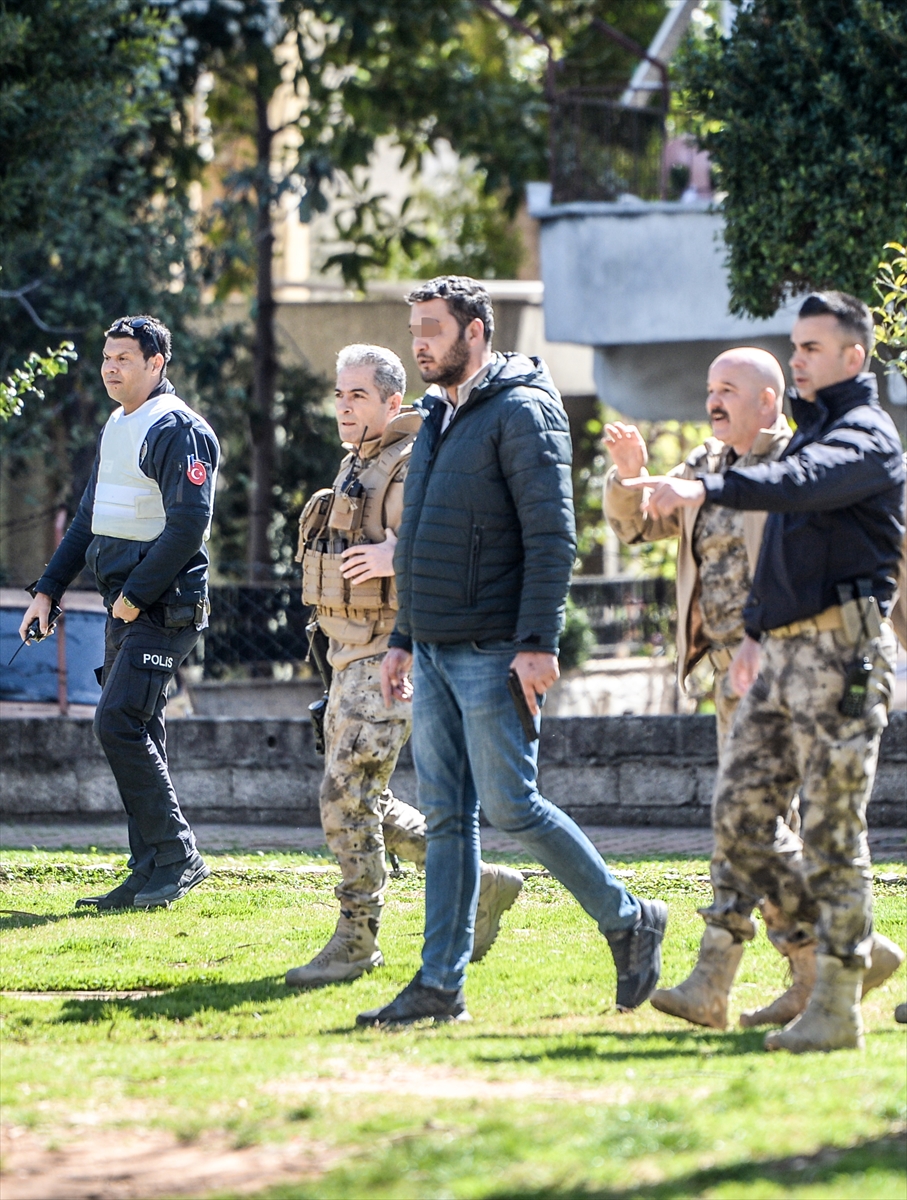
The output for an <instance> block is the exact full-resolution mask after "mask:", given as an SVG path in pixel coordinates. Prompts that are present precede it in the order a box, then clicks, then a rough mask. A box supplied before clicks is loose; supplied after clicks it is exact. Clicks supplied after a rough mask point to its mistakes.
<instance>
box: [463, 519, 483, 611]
mask: <svg viewBox="0 0 907 1200" xmlns="http://www.w3.org/2000/svg"><path fill="white" fill-rule="evenodd" d="M481 548H482V528H481V526H480V525H473V527H472V542H471V543H470V546H469V569H468V571H467V577H466V578H467V582H466V604H467V606H468V607H469V608H472V607H474V605H475V602H476V593H477V592H478V590H479V550H480V549H481Z"/></svg>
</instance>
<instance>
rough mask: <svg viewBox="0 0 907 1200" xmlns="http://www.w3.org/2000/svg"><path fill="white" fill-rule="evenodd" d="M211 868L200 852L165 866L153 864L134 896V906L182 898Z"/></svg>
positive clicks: (157, 903)
mask: <svg viewBox="0 0 907 1200" xmlns="http://www.w3.org/2000/svg"><path fill="white" fill-rule="evenodd" d="M210 874H211V868H210V867H209V866H208V864H207V863H206V862H205V860H204V859H203V858H202V856H201V855H200V854H193V856H192V857H191V858H184V859H183V861H182V862H178V863H169V864H168V865H167V866H166V867H158V866H155V868H154V870H153V871H152V872H151V878H150V879H149V880H148V882H147V883H146V884H145V886H144V887H143V888H142V890H141V891H140V892H138V893H137V894H136V897H135V901H134V903H135V907H136V908H157V907H159V906H160V905H162V904H172V903H173V901H174V900H182V898H183V896H185V895H186V893H187V892H189V891H191V890H192V888H194V887H195V885H196V884H197V883H201V881H202V880H203V879H207V878H208V876H209V875H210Z"/></svg>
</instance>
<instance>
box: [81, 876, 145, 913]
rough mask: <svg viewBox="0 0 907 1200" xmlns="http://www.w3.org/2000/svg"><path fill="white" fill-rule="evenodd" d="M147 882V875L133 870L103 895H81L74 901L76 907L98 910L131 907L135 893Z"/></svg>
mask: <svg viewBox="0 0 907 1200" xmlns="http://www.w3.org/2000/svg"><path fill="white" fill-rule="evenodd" d="M147 883H148V876H147V875H136V873H135V872H134V871H133V873H132V874H131V875H129V876H127V878H126V879H124V880H123V882H122V883H119V884H117V886H116V887H115V888H114V889H113V891H111V892H107V893H106V894H105V895H103V896H83V898H82V899H81V900H77V901H76V908H96V909H97V910H98V912H108V911H109V910H110V909H114V908H132V907H133V905H134V902H135V898H136V895H137V894H138V893H139V892H140V891H141V890H142V888H143V887H145V885H146V884H147Z"/></svg>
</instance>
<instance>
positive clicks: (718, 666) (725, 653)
mask: <svg viewBox="0 0 907 1200" xmlns="http://www.w3.org/2000/svg"><path fill="white" fill-rule="evenodd" d="M708 654H709V662H710V663H711V664H712V666H713V667H714V668H715V670H716V671H726V670H727V669H728V667H729V666H730V665H731V663H732V662H733V661H734V651H733V650H730V649H728V647H727V646H721V647H720V648H719V649H718V650H709V652H708Z"/></svg>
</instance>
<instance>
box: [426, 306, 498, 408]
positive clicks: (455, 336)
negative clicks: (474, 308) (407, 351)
mask: <svg viewBox="0 0 907 1200" xmlns="http://www.w3.org/2000/svg"><path fill="white" fill-rule="evenodd" d="M409 330H410V333H411V334H412V337H413V358H414V359H415V360H416V364H417V366H418V368H419V373H420V375H421V376H422V379H423V380H424V382H425V383H438V384H440V385H441V387H456V386H457V385H458V384H460V383H463V382H465V381H466V380H467V379H468V378H469V377H470V375H472V374H473V373H474V371H475V370H477V369H478V367H474V368H473V369H472V370H470V369H469V368H470V364H471V360H472V357H473V353H474V349H475V342H476V330H478V337H479V340H480V341H482V342H483V343H484V330H483V328H482V322H481V321H478V320H476V321H471V322H470V323H469V325H467V326H466V328H465V329H464V330H463V331H462V333H461V332H460V326H459V325H458V324H457V319H456V317H455V316H454V315H453V313H452V312H451V311H450V309H449V308H448V307H447V302H446V301H444V300H423V301H420V302H419V303H418V304H414V305H413V306H412V310H411V313H410V318H409Z"/></svg>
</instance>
